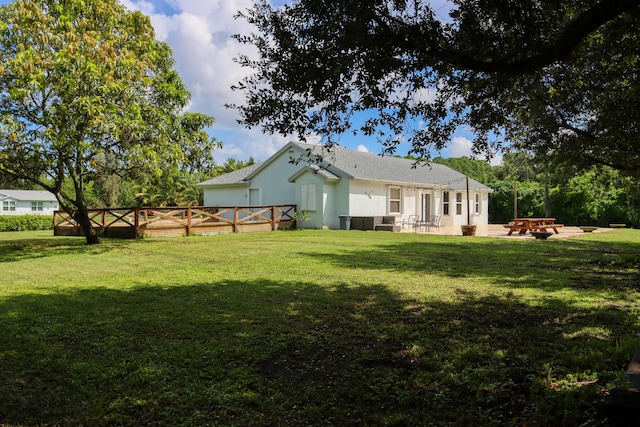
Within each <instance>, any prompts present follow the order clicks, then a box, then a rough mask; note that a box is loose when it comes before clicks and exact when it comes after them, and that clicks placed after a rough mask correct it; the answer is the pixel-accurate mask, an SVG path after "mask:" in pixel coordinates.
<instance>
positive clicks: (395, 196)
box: [389, 187, 402, 214]
mask: <svg viewBox="0 0 640 427" xmlns="http://www.w3.org/2000/svg"><path fill="white" fill-rule="evenodd" d="M389 213H390V214H399V213H402V189H401V188H400V187H389Z"/></svg>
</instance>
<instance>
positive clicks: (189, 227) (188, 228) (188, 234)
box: [187, 207, 191, 236]
mask: <svg viewBox="0 0 640 427" xmlns="http://www.w3.org/2000/svg"><path fill="white" fill-rule="evenodd" d="M187 236H191V207H188V208H187Z"/></svg>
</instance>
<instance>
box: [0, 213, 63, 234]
mask: <svg viewBox="0 0 640 427" xmlns="http://www.w3.org/2000/svg"><path fill="white" fill-rule="evenodd" d="M33 230H53V217H52V216H44V215H21V216H14V215H4V216H0V231H33Z"/></svg>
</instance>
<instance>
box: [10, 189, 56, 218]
mask: <svg viewBox="0 0 640 427" xmlns="http://www.w3.org/2000/svg"><path fill="white" fill-rule="evenodd" d="M58 206H59V204H58V200H57V199H56V196H54V195H53V194H51V193H49V192H48V191H32V190H0V215H52V216H53V212H54V211H56V210H58Z"/></svg>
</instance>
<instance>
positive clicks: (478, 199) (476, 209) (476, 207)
mask: <svg viewBox="0 0 640 427" xmlns="http://www.w3.org/2000/svg"><path fill="white" fill-rule="evenodd" d="M475 213H477V214H480V195H479V194H476V206H475Z"/></svg>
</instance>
